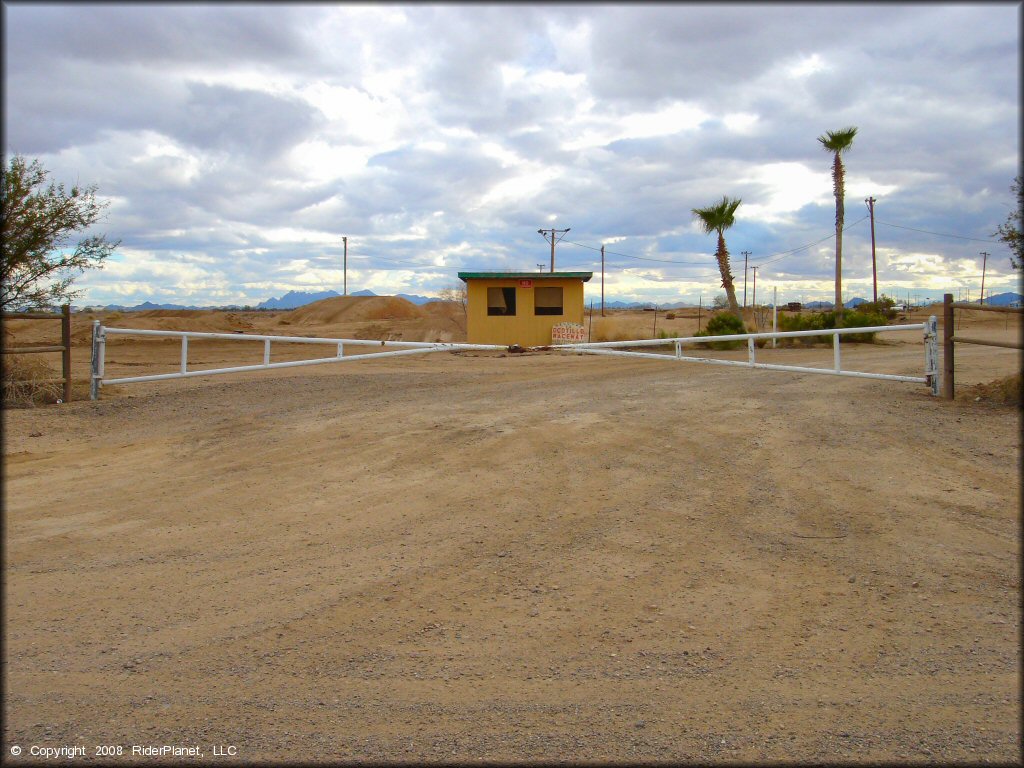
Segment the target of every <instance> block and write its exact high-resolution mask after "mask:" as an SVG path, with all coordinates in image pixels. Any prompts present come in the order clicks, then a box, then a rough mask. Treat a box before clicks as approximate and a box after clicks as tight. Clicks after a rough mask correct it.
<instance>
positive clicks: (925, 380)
mask: <svg viewBox="0 0 1024 768" xmlns="http://www.w3.org/2000/svg"><path fill="white" fill-rule="evenodd" d="M883 331H884V332H887V333H888V332H892V331H918V332H923V333H924V342H925V343H924V352H925V360H924V375H923V376H900V375H896V374H891V373H868V372H865V371H851V370H844V369H843V367H842V356H841V354H840V346H839V339H840V337H841V336H843V335H845V334H851V333H880V332H883ZM802 336H803V337H808V336H832V356H833V360H832V367H831V368H810V367H804V366H798V365H779V364H775V363H759V362H757V360H756V353H755V340H756V339H792V338H799V337H802ZM743 340H745V341H746V342H747V360H746V361H742V360H719V359H716V358H710V357H694V356H691V355H684V354H683V344H684V343H692V342H716V341H743ZM656 345H674V346H675V354H674V355H665V354H659V353H657V352H625V351H623V350H624V349H627V348H629V347H652V346H656ZM554 349H559V350H565V351H567V352H578V353H586V354H590V355H618V356H626V357H643V358H649V359H652V360H678V361H682V362H688V363H710V364H712V365H738V366H742V367H744V368H763V369H766V370H769V371H793V372H796V373H825V374H829V375H832V376H854V377H858V378H862V379H887V380H889V381H909V382H914V383H919V384H927V385H928V386H930V387H931V391H932V394H933V395H938V394H939V346H938V321H937V319H936V318H935V316H934V315H933V316H932V317H930V318H929V319H928V322H926V323H914V324H911V325H879V326H870V327H867V328H832V329H825V330H820V331H771V332H766V333H736V334H731V335H728V336H688V337H685V338H678V339H643V340H637V341H600V342H588V343H585V344H562V345H559V346H557V347H554Z"/></svg>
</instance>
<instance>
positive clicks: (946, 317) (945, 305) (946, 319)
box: [942, 293, 954, 400]
mask: <svg viewBox="0 0 1024 768" xmlns="http://www.w3.org/2000/svg"><path fill="white" fill-rule="evenodd" d="M953 330H954V328H953V294H952V293H947V294H945V295H944V296H943V297H942V397H943V399H945V400H952V399H953Z"/></svg>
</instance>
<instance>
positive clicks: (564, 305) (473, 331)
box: [459, 272, 594, 347]
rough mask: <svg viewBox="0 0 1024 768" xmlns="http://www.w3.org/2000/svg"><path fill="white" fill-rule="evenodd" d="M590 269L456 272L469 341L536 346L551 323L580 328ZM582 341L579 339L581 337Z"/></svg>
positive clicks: (547, 335)
mask: <svg viewBox="0 0 1024 768" xmlns="http://www.w3.org/2000/svg"><path fill="white" fill-rule="evenodd" d="M593 275H594V273H593V272H459V279H460V280H462V281H463V282H465V283H466V299H467V302H466V314H467V321H466V332H467V337H468V338H467V341H468V342H469V343H470V344H503V345H507V346H511V345H513V344H518V345H519V346H521V347H540V346H545V345H548V344H550V343H551V341H552V338H551V332H552V328H554V327H555V326H556V325H557V326H559V329H558V330H559V331H560V332H561V331H563V330H564V329H565V328H569V329H570V331H571V330H572V326H571V325H569V326H567V325H565V324H575V325H578V326H579V328H580V329H582V327H583V284H584V283H585V282H587V281H588V280H589V279H590V278H591V277H593ZM580 340H581V341H583V340H584V339H580Z"/></svg>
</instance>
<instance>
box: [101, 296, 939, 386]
mask: <svg viewBox="0 0 1024 768" xmlns="http://www.w3.org/2000/svg"><path fill="white" fill-rule="evenodd" d="M894 331H903V332H908V331H918V332H923V334H924V342H925V344H924V347H925V361H924V375H923V376H901V375H897V374H891V373H869V372H866V371H851V370H844V369H843V368H842V357H841V354H840V337H841V336H843V335H846V334H851V333H881V332H886V333H891V332H894ZM114 335H121V336H159V337H164V338H180V339H181V365H180V368H179V370H178V371H176V372H174V373H156V374H149V375H146V376H125V377H121V378H116V379H110V378H106V376H105V371H104V368H105V363H106V341H107V336H114ZM829 335H830V336H832V350H833V352H832V354H833V364H832V367H831V368H811V367H806V366H798V365H779V364H776V363H759V362H757V360H756V352H755V340H757V339H787V338H799V337H801V336H803V337H807V336H829ZM189 339H223V340H227V341H244V342H249V343H251V342H254V341H262V342H263V362H262V363H258V364H254V365H241V366H232V367H229V368H207V369H201V370H194V369H193V370H189V367H188V341H189ZM743 340H745V341H746V342H747V360H746V361H745V362H744V361H742V360H721V359H716V358H708V357H695V356H692V355H684V354H683V344H684V343H696V342H702V343H709V342H717V341H743ZM275 341H276V342H278V343H284V344H327V345H331V346H334V347H335V354H334V355H332V356H330V357H320V358H315V359H310V360H292V361H285V362H279V363H272V362H270V346H271V344H272V343H273V342H275ZM346 345H349V346H364V347H378V348H379V347H404V349H396V350H393V351H389V352H370V353H364V354H357V355H349V356H347V357H346V356H345V346H346ZM656 345H674V347H675V355H674V356H673V355H664V354H658V353H653V352H625V351H622V350H623V349H627V348H630V347H651V346H656ZM505 349H507V347H505V346H504V345H499V344H447V343H441V342H425V341H373V340H370V339H335V338H317V337H308V336H267V335H257V334H244V333H207V332H198V331H159V330H148V329H138V328H107V327H105V326H103V325H101V324H100V322H99V321H98V320H96V321H94V322H93V336H92V381H91V386H90V397H91V398H92V399H93V400H96V399H98V398H99V392H100V387H101V386H102V385H104V384H130V383H135V382H141V381H160V380H163V379H181V378H186V377H191V376H215V375H217V374H224V373H241V372H244V371H259V370H267V369H271V368H294V367H297V366H300V365H322V364H324V363H340V362H351V361H354V360H369V359H375V358H381V357H399V356H402V355H421V354H425V353H429V352H458V351H461V350H505ZM551 349H556V350H559V351H565V352H576V353H581V354H590V355H617V356H627V357H641V358H649V359H653V360H677V361H683V362H690V363H708V364H711V365H736V366H742V367H745V368H762V369H765V370H770V371H792V372H796V373H824V374H829V375H833V376H853V377H858V378H863V379H887V380H890V381H907V382H913V383H919V384H927V385H929V386H930V387H931V391H932V394H933V395H938V394H939V352H938V322H937V320H936V318H935V317H934V316H932V317H931V318H929V320H928V322H927V323H916V324H913V325H882V326H872V327H869V328H834V329H828V330H820V331H772V332H767V333H738V334H731V335H728V336H690V337H685V338H677V339H639V340H635V341H604V342H592V343H591V342H588V343H582V344H562V345H558V346H555V347H551Z"/></svg>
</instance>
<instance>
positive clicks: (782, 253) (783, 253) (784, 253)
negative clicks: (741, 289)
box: [757, 216, 868, 267]
mask: <svg viewBox="0 0 1024 768" xmlns="http://www.w3.org/2000/svg"><path fill="white" fill-rule="evenodd" d="M867 218H868V217H867V216H864V217H863V218H860V219H857V220H856V221H855V222H853V224H847V225H846V226H845V227H843V232H845V231H846V230H848V229H850V227H854V226H856V225H857V224H860V223H861V222H862V221H864V220H865V219H867ZM835 236H836V235H835V233H834V232H833V233H832V234H831V235H829V236H828V237H823V238H821V240H816V241H815V242H813V243H808V244H807V245H801V246H800V247H799V248H793V249H792V250H789V251H779V253H773V254H771V255H770V256H769V257H768V259H769V260H768V261H762V262H761V263H760V264H758V265H757V266H758V267H763V266H764V265H765V264H774V263H775V262H776V261H782V260H783V259H784V258H786V257H787V256H792V255H793V254H794V253H797V252H798V251H805V250H807V249H808V248H813V247H814V246H816V245H820V244H821V243H824V242H825V241H826V240H831V239H832V238H834V237H835ZM772 256H777V257H778V258H775V259H773V258H771V257H772Z"/></svg>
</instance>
